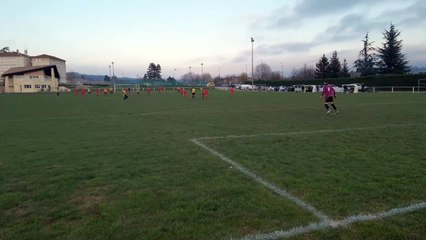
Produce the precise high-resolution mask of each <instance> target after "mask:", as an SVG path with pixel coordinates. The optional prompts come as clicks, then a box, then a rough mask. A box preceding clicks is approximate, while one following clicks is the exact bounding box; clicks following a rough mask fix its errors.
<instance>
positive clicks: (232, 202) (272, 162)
mask: <svg viewBox="0 0 426 240" xmlns="http://www.w3.org/2000/svg"><path fill="white" fill-rule="evenodd" d="M197 95H198V96H197V99H196V100H192V99H191V97H190V96H189V97H187V98H184V97H183V96H181V95H179V94H178V93H177V92H174V91H171V90H168V91H165V92H163V93H161V94H159V93H157V92H153V93H151V95H146V93H143V94H141V95H136V94H134V93H131V94H130V96H129V99H128V100H127V101H123V100H122V97H121V95H119V94H116V95H108V96H104V95H101V96H96V95H94V94H93V93H92V95H86V96H84V97H83V96H81V95H80V96H74V95H73V94H62V95H60V96H59V97H57V96H56V95H50V94H36V95H25V94H21V95H0V136H1V137H0V239H182V240H187V239H194V240H195V239H207V240H208V239H238V240H240V239H241V240H242V239H246V240H254V239H425V236H426V225H425V222H426V95H425V94H413V93H401V94H372V93H359V94H339V95H338V96H337V99H336V105H337V107H338V108H339V110H340V113H339V114H337V115H333V114H331V115H326V114H325V108H324V106H323V102H322V99H321V98H320V95H319V94H315V93H278V92H272V93H271V92H268V93H250V92H237V93H236V95H234V96H230V94H229V93H228V92H227V91H219V90H212V91H210V93H209V99H208V100H201V96H200V91H198V93H197Z"/></svg>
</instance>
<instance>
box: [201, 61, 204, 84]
mask: <svg viewBox="0 0 426 240" xmlns="http://www.w3.org/2000/svg"><path fill="white" fill-rule="evenodd" d="M203 66H204V63H201V82H203V80H204V76H203V74H204V72H203Z"/></svg>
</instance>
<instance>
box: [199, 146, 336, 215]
mask: <svg viewBox="0 0 426 240" xmlns="http://www.w3.org/2000/svg"><path fill="white" fill-rule="evenodd" d="M191 141H192V142H193V143H195V144H196V145H198V146H200V147H202V148H204V149H205V150H207V151H209V152H210V153H212V154H213V155H215V156H217V157H219V158H220V159H222V160H223V161H225V162H227V163H229V164H231V166H233V167H234V168H236V169H238V170H239V171H240V172H242V173H244V174H245V175H247V176H248V177H250V178H251V179H253V180H255V181H256V182H258V183H260V184H262V185H263V186H265V187H266V188H268V189H270V190H272V191H273V192H275V193H277V194H278V195H279V196H281V197H284V198H287V199H289V200H291V201H292V202H294V203H295V204H297V205H298V206H300V207H302V208H303V209H305V210H307V211H309V212H310V213H312V214H313V215H315V216H316V217H318V218H319V219H321V220H322V221H330V219H329V217H328V216H327V215H325V214H323V213H322V212H320V211H318V210H316V209H315V208H314V207H313V206H311V205H309V204H308V203H306V202H304V201H302V200H300V199H299V198H297V197H295V196H293V195H291V194H290V193H288V192H287V191H285V190H283V189H281V188H279V187H277V186H276V185H274V184H273V183H270V182H268V181H266V180H265V179H263V178H261V177H259V176H258V175H256V174H254V173H253V172H251V171H250V170H248V169H247V168H245V167H243V166H242V165H241V164H239V163H237V162H234V161H232V160H231V159H229V158H228V157H226V156H225V155H223V154H221V153H219V152H217V151H216V150H214V149H212V148H210V147H208V146H207V145H205V144H203V143H201V142H200V141H198V140H197V139H191Z"/></svg>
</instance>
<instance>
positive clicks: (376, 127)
mask: <svg viewBox="0 0 426 240" xmlns="http://www.w3.org/2000/svg"><path fill="white" fill-rule="evenodd" d="M421 125H426V123H408V124H388V125H382V126H372V127H357V128H340V129H324V130H309V131H297V132H284V133H261V134H246V135H227V136H212V137H199V138H196V139H198V140H212V139H226V138H252V137H265V136H266V137H267V136H291V135H302V134H315V133H333V132H347V131H358V130H371V129H382V128H399V127H412V126H421Z"/></svg>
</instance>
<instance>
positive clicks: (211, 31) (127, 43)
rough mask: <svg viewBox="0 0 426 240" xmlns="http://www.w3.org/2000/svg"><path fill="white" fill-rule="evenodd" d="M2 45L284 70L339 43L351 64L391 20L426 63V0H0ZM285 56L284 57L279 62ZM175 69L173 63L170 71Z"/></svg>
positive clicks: (135, 63)
mask: <svg viewBox="0 0 426 240" xmlns="http://www.w3.org/2000/svg"><path fill="white" fill-rule="evenodd" d="M0 3H2V4H1V5H2V20H1V21H0V33H1V34H0V44H1V46H0V48H2V47H10V49H11V50H13V51H15V50H16V49H19V50H20V51H21V52H23V51H24V50H25V49H28V53H29V55H38V54H49V55H53V56H56V57H59V58H62V59H64V60H66V63H67V71H77V72H81V73H87V74H109V65H110V64H111V62H112V61H114V63H115V64H114V67H115V74H116V75H117V76H122V75H124V76H129V77H136V76H137V75H139V76H142V75H143V74H144V73H146V69H147V67H148V65H149V63H150V62H154V63H156V64H160V65H161V66H162V68H163V77H168V76H173V74H175V76H176V78H179V77H180V76H181V75H183V74H185V73H187V72H189V67H190V66H191V67H192V68H191V69H192V71H193V72H201V63H204V72H209V73H211V74H212V75H213V76H214V77H215V76H217V75H218V74H219V69H220V71H221V76H225V75H227V74H241V73H242V72H245V71H246V65H247V70H248V72H249V74H250V72H251V46H252V45H251V42H250V38H251V37H253V38H254V40H255V42H254V65H255V66H256V65H257V64H260V63H262V62H263V63H267V64H268V65H269V66H270V67H271V68H272V70H273V71H278V72H281V69H282V66H283V69H284V74H285V75H288V74H289V73H290V72H291V69H293V68H299V67H301V66H302V65H303V64H305V63H306V64H308V65H310V66H315V63H316V62H317V61H318V59H319V58H320V57H321V56H322V54H326V56H328V57H330V56H331V52H332V51H334V50H336V51H337V52H338V57H339V58H340V60H341V61H343V59H347V61H348V63H349V66H350V67H352V63H353V61H354V60H355V59H356V58H357V54H358V52H359V50H361V48H362V40H363V38H364V36H365V34H366V33H367V32H369V35H370V40H371V41H373V42H374V45H375V46H381V44H382V43H383V34H382V33H383V32H384V31H385V29H389V26H390V23H393V24H394V25H395V27H396V28H397V29H398V30H399V31H401V39H402V40H403V53H405V54H406V56H407V59H408V60H409V62H410V65H412V66H426V31H425V29H426V14H425V13H426V1H425V0H404V1H401V0H376V1H371V0H264V1H259V0H244V1H242V0H211V1H203V0H179V1H178V0H156V1H152V0H150V1H145V0H121V1H117V0H114V1H112V0H73V1H70V0H43V1H40V0H13V1H12V0H0ZM281 64H282V65H281ZM174 69H176V71H174Z"/></svg>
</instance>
